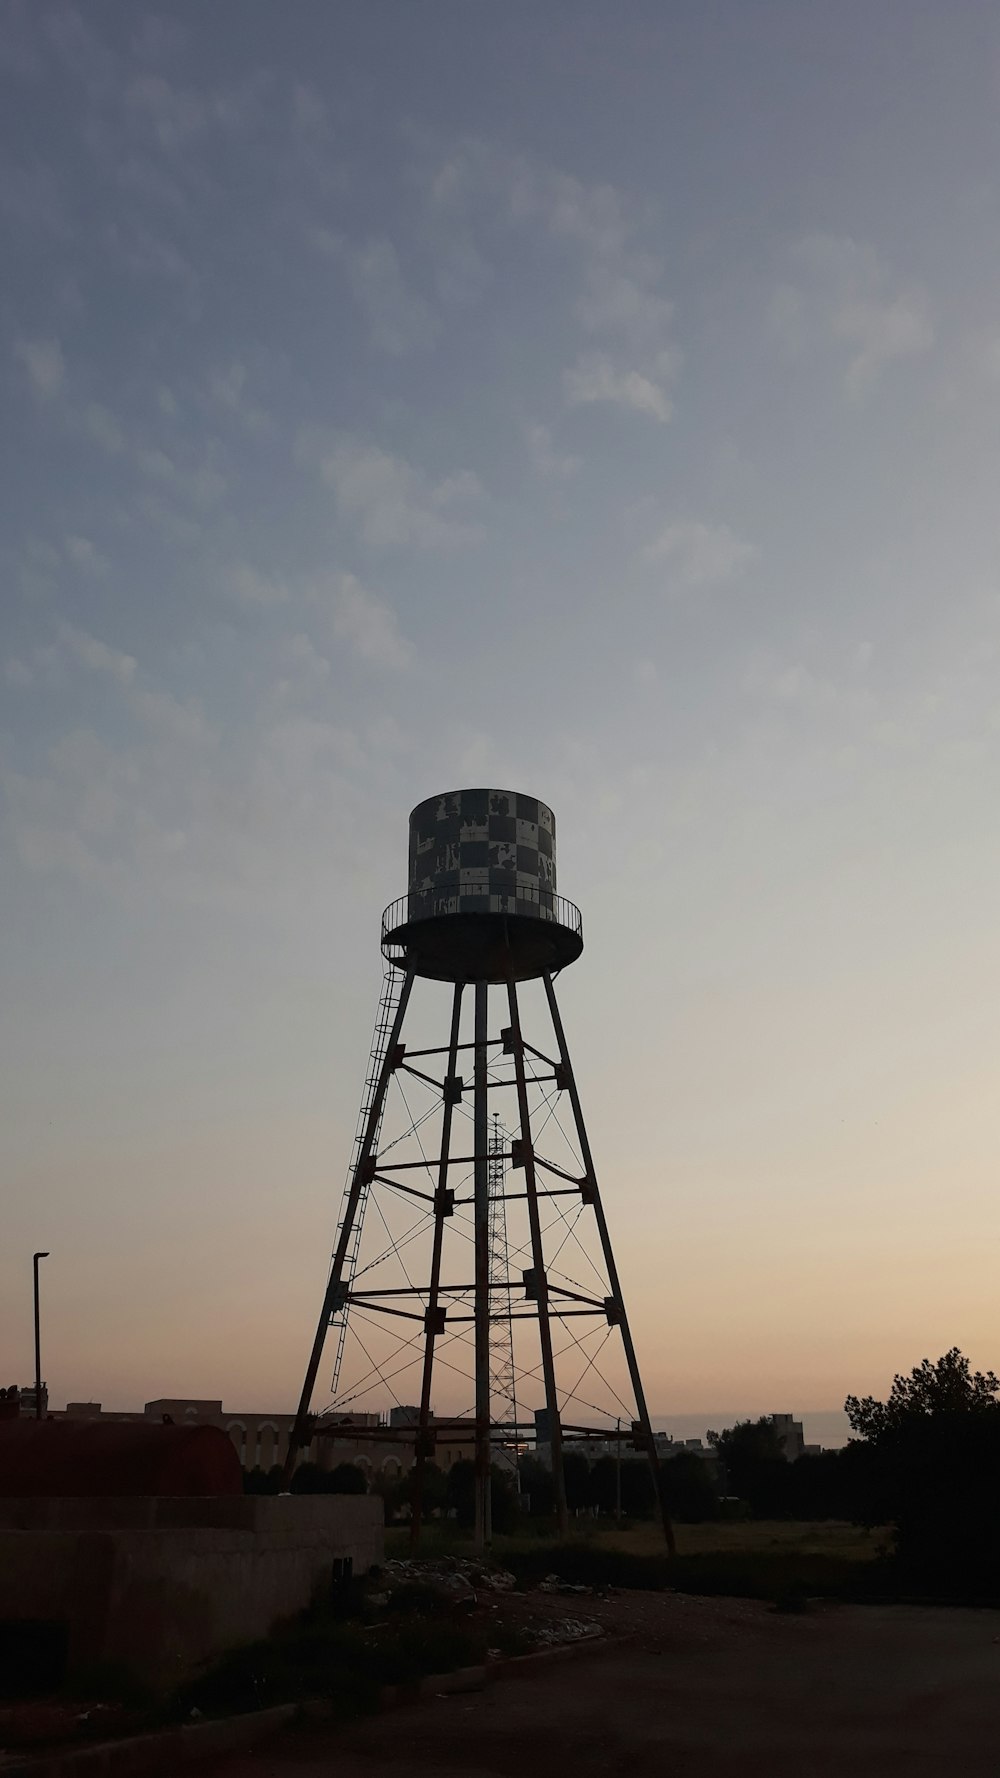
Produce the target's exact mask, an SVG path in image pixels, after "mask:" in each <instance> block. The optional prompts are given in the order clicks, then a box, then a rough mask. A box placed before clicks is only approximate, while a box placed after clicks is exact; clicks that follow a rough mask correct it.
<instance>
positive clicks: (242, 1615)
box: [0, 1494, 384, 1691]
mask: <svg viewBox="0 0 1000 1778" xmlns="http://www.w3.org/2000/svg"><path fill="white" fill-rule="evenodd" d="M383 1553H384V1531H383V1509H382V1502H381V1500H379V1499H377V1498H374V1497H371V1496H368V1495H345V1494H326V1495H280V1496H277V1497H267V1496H263V1497H261V1496H241V1497H233V1498H225V1497H224V1498H219V1499H205V1500H197V1499H194V1498H189V1499H174V1498H166V1497H151V1498H147V1499H138V1500H131V1499H130V1500H96V1499H74V1500H27V1501H13V1500H4V1501H0V1622H6V1623H8V1624H10V1623H17V1622H35V1623H38V1622H42V1623H47V1624H55V1625H62V1626H65V1631H66V1637H67V1667H68V1669H69V1671H74V1670H79V1669H80V1668H85V1667H87V1666H89V1665H90V1664H91V1663H93V1662H98V1661H100V1662H104V1661H112V1662H115V1663H120V1664H121V1665H123V1666H126V1667H128V1668H129V1669H130V1670H131V1671H132V1672H134V1673H135V1674H136V1675H137V1676H138V1677H139V1678H141V1679H143V1680H145V1681H146V1682H147V1683H148V1684H150V1685H152V1686H154V1687H155V1688H156V1689H157V1690H162V1691H165V1690H169V1689H170V1687H171V1686H173V1685H175V1684H177V1683H178V1682H179V1681H180V1680H182V1679H184V1678H185V1677H187V1675H189V1674H190V1673H192V1672H193V1671H195V1670H196V1669H197V1668H198V1667H199V1666H201V1665H202V1664H203V1663H204V1662H206V1661H209V1660H211V1659H213V1658H214V1657H216V1656H218V1655H219V1654H221V1653H223V1652H224V1651H225V1650H226V1649H229V1648H233V1647H235V1646H237V1645H238V1644H239V1643H244V1642H253V1641H255V1640H256V1639H257V1638H258V1637H260V1636H265V1635H267V1633H268V1631H269V1630H271V1629H272V1628H273V1626H274V1625H275V1624H276V1623H277V1622H279V1621H280V1620H281V1619H282V1618H287V1617H291V1616H292V1615H294V1613H296V1612H298V1611H301V1610H302V1609H303V1608H304V1607H305V1606H306V1605H308V1604H309V1602H310V1600H311V1599H313V1598H314V1597H315V1596H316V1595H317V1594H320V1593H322V1592H324V1591H326V1590H328V1589H329V1587H330V1586H331V1585H332V1583H333V1582H334V1581H335V1580H336V1579H338V1578H341V1577H343V1576H344V1575H345V1574H347V1573H351V1572H353V1573H354V1574H362V1573H365V1572H367V1570H368V1569H369V1568H371V1567H373V1566H374V1565H375V1564H377V1563H381V1562H382V1560H383Z"/></svg>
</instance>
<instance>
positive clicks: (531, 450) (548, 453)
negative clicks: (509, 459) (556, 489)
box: [525, 423, 580, 481]
mask: <svg viewBox="0 0 1000 1778" xmlns="http://www.w3.org/2000/svg"><path fill="white" fill-rule="evenodd" d="M525 441H526V443H527V446H528V457H529V459H530V462H531V467H532V469H533V470H534V472H535V474H536V475H540V476H542V477H543V478H544V479H545V480H546V481H566V480H568V478H569V477H570V476H572V475H575V474H576V473H577V470H578V469H579V468H580V458H579V457H572V456H567V455H563V454H562V453H560V452H559V451H557V450H556V449H555V447H554V445H553V443H552V433H551V432H550V430H549V428H548V427H547V426H541V425H539V424H537V423H535V424H533V425H530V426H526V427H525Z"/></svg>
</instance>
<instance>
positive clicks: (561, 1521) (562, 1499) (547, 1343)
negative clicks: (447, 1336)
mask: <svg viewBox="0 0 1000 1778" xmlns="http://www.w3.org/2000/svg"><path fill="white" fill-rule="evenodd" d="M507 1003H508V1006H509V1008H510V1029H511V1039H512V1044H513V1052H514V1076H515V1079H516V1082H517V1108H518V1113H519V1116H520V1122H521V1148H522V1153H523V1156H524V1189H525V1195H526V1197H527V1202H528V1224H529V1227H530V1230H531V1263H532V1266H533V1267H534V1273H535V1290H536V1293H537V1299H538V1340H539V1345H540V1346H541V1352H542V1377H543V1379H544V1383H545V1408H546V1414H547V1417H548V1422H549V1450H550V1452H551V1454H552V1482H553V1487H554V1490H555V1498H556V1525H557V1528H558V1531H559V1535H560V1537H565V1535H566V1532H567V1529H568V1524H569V1515H568V1513H567V1510H566V1478H565V1476H564V1474H563V1459H562V1425H561V1422H560V1419H559V1396H558V1394H557V1393H556V1371H555V1361H554V1359H553V1355H552V1327H551V1323H550V1321H549V1286H548V1280H547V1279H546V1276H545V1254H544V1251H543V1248H542V1225H541V1218H540V1216H539V1214H538V1192H537V1188H536V1182H535V1156H534V1150H533V1148H532V1145H531V1114H530V1112H529V1109H528V1085H527V1081H526V1079H525V1072H524V1044H523V1042H522V1040H521V1019H520V1014H519V1012H518V1006H517V987H516V984H515V982H514V977H513V975H510V976H509V977H508V980H507Z"/></svg>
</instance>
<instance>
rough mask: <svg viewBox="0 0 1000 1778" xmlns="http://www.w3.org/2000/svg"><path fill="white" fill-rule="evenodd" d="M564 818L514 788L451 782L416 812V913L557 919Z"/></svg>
mask: <svg viewBox="0 0 1000 1778" xmlns="http://www.w3.org/2000/svg"><path fill="white" fill-rule="evenodd" d="M555 887H556V818H555V816H554V815H553V813H552V810H551V809H550V808H549V807H548V805H547V804H546V803H540V802H539V801H538V798H537V797H534V796H522V795H520V793H519V792H517V791H513V790H451V791H448V792H447V793H446V794H445V795H444V796H431V797H428V798H427V800H426V802H422V803H418V804H417V806H416V808H415V809H414V810H413V812H412V814H411V816H410V869H409V893H410V919H414V918H417V919H419V918H420V917H421V916H422V915H423V916H426V915H429V914H485V913H517V914H529V915H532V916H534V917H535V918H536V919H543V920H544V919H553V918H554V917H555V916H554V909H553V896H554V894H555Z"/></svg>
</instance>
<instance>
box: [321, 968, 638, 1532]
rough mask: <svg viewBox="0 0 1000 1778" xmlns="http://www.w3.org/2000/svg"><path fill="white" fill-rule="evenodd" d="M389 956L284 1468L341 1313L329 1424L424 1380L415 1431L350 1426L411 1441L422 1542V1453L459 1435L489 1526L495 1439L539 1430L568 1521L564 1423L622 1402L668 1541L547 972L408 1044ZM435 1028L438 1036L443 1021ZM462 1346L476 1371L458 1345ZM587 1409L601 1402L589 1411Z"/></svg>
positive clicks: (573, 1430) (427, 987) (411, 978)
mask: <svg viewBox="0 0 1000 1778" xmlns="http://www.w3.org/2000/svg"><path fill="white" fill-rule="evenodd" d="M397 974H398V986H399V992H398V998H397V996H396V995H395V992H394V988H393V985H392V984H387V987H386V991H385V992H384V994H383V1000H382V1004H381V1008H380V1020H379V1024H378V1025H377V1028H376V1038H375V1041H374V1042H373V1045H372V1062H371V1066H370V1070H369V1081H368V1085H367V1088H366V1094H365V1102H364V1106H363V1115H362V1118H361V1120H360V1123H359V1134H358V1140H357V1143H356V1149H355V1156H354V1163H353V1166H352V1169H351V1174H350V1178H349V1181H348V1185H347V1189H346V1192H345V1197H344V1202H343V1206H342V1212H341V1216H340V1220H339V1224H338V1233H337V1241H336V1246H335V1249H334V1253H333V1259H332V1263H331V1267H330V1272H329V1277H328V1282H327V1286H326V1291H325V1294H324V1298H323V1305H322V1309H321V1312H320V1317H319V1324H318V1326H317V1330H316V1336H315V1339H314V1342H313V1347H312V1352H311V1354H310V1359H309V1365H308V1368H307V1371H306V1377H305V1381H304V1385H303V1389H302V1395H301V1399H300V1402H299V1410H298V1416H297V1421H296V1428H295V1433H294V1435H293V1440H292V1447H291V1450H290V1453H289V1473H290V1470H291V1467H292V1466H293V1465H294V1462H295V1460H296V1456H297V1452H298V1449H299V1448H300V1447H301V1445H302V1444H304V1443H308V1441H309V1437H310V1436H311V1430H312V1427H313V1424H314V1422H313V1421H312V1420H311V1419H310V1415H309V1409H310V1405H311V1401H312V1396H313V1391H314V1388H315V1385H316V1380H317V1376H318V1373H319V1366H320V1363H321V1359H322V1354H323V1349H324V1345H325V1341H326V1337H327V1334H328V1332H329V1331H330V1330H331V1328H332V1329H333V1330H334V1331H335V1336H336V1341H337V1358H336V1366H335V1371H334V1377H333V1400H332V1401H331V1403H330V1406H329V1408H328V1409H327V1410H326V1422H327V1423H328V1424H332V1422H333V1421H334V1420H336V1419H338V1418H342V1417H343V1416H345V1415H348V1414H349V1413H350V1412H351V1411H354V1410H357V1408H358V1407H359V1406H360V1404H361V1403H363V1402H365V1401H371V1399H372V1397H373V1396H376V1397H380V1398H381V1402H382V1403H384V1400H385V1396H386V1394H388V1395H389V1396H390V1397H391V1398H392V1399H393V1401H395V1402H397V1403H398V1404H399V1405H400V1406H404V1405H405V1404H404V1402H403V1401H401V1400H400V1395H401V1393H402V1392H403V1391H405V1390H407V1389H409V1388H410V1384H407V1383H402V1382H401V1381H400V1379H401V1378H403V1377H409V1378H410V1379H411V1380H412V1382H413V1383H414V1384H415V1383H416V1379H417V1378H418V1377H419V1395H418V1391H417V1389H416V1387H413V1388H412V1392H411V1397H410V1399H411V1401H412V1403H413V1406H414V1408H415V1410H416V1412H415V1416H414V1417H415V1419H416V1431H415V1432H414V1428H413V1425H412V1422H411V1423H410V1426H409V1431H408V1432H405V1433H404V1432H403V1431H402V1430H400V1429H393V1428H391V1427H385V1426H380V1427H378V1428H370V1427H369V1428H366V1430H365V1431H364V1433H359V1434H358V1436H359V1437H364V1438H365V1439H366V1440H376V1441H377V1440H380V1439H384V1440H392V1439H394V1438H403V1437H405V1438H406V1439H408V1440H409V1441H414V1440H415V1445H414V1486H413V1496H412V1498H413V1506H412V1519H411V1528H412V1535H413V1539H414V1541H417V1539H418V1538H419V1535H420V1528H421V1522H422V1517H423V1492H424V1479H425V1469H426V1464H427V1462H428V1461H429V1460H432V1459H433V1458H434V1456H435V1453H436V1452H437V1451H438V1450H439V1449H441V1448H443V1447H449V1448H450V1447H454V1446H458V1445H462V1444H464V1443H466V1442H467V1443H468V1444H469V1445H470V1446H471V1447H472V1450H473V1453H474V1460H475V1469H476V1502H477V1516H476V1535H477V1540H478V1541H479V1542H480V1543H482V1542H485V1541H488V1538H489V1535H490V1479H489V1478H490V1462H491V1453H492V1451H493V1450H495V1449H496V1447H497V1446H501V1447H505V1448H506V1449H507V1450H510V1449H511V1448H513V1450H514V1451H515V1452H516V1451H517V1450H518V1449H519V1448H520V1449H524V1447H525V1445H526V1444H531V1442H532V1441H534V1442H535V1449H536V1451H537V1450H541V1451H542V1452H543V1453H544V1454H545V1455H546V1456H547V1458H548V1460H549V1461H550V1462H551V1468H552V1476H553V1484H554V1492H555V1502H556V1515H557V1520H558V1523H559V1527H560V1529H561V1530H565V1529H566V1526H567V1516H568V1515H567V1506H566V1491H565V1482H564V1475H563V1444H564V1441H565V1440H566V1439H571V1440H573V1441H577V1440H580V1441H587V1440H609V1441H610V1440H613V1439H614V1437H615V1430H614V1429H615V1424H616V1421H617V1420H619V1419H620V1418H624V1420H625V1421H626V1423H628V1424H630V1435H629V1436H630V1442H631V1443H632V1445H633V1448H635V1449H639V1450H642V1451H644V1452H646V1453H648V1456H649V1459H650V1463H651V1467H652V1473H653V1479H654V1486H655V1489H656V1495H657V1499H658V1500H659V1501H660V1507H661V1512H662V1514H663V1521H664V1529H665V1532H666V1536H667V1540H668V1544H669V1546H670V1547H671V1548H672V1547H673V1537H672V1531H671V1528H670V1522H669V1518H668V1517H667V1515H666V1512H665V1510H664V1509H663V1503H662V1497H661V1494H660V1487H659V1465H658V1461H657V1456H656V1448H655V1444H654V1440H653V1434H652V1430H651V1427H650V1423H649V1415H648V1412H647V1408H646V1401H645V1397H644V1394H643V1389H642V1382H641V1378H640V1374H639V1367H638V1363H637V1360H636V1354H635V1348H634V1345H633V1342H632V1336H631V1332H630V1329H629V1323H628V1318H627V1315H626V1312H625V1305H624V1300H623V1296H622V1290H621V1284H620V1280H619V1277H618V1272H617V1268H616V1265H615V1260H614V1255H613V1252H612V1248H611V1241H610V1236H609V1233H608V1226H607V1221H606V1218H605V1214H604V1208H603V1204H602V1201H601V1194H600V1191H599V1188H598V1183H597V1175H596V1171H595V1168H594V1162H593V1157H592V1154H591V1150H590V1144H589V1141H588V1138H587V1132H586V1128H585V1126H584V1121H583V1113H582V1109H581V1105H580V1097H579V1093H578V1091H577V1086H576V1081H575V1077H574V1074H573V1069H572V1064H571V1061H570V1056H569V1051H568V1048H567V1045H566V1037H565V1032H564V1029H563V1023H562V1018H561V1015H560V1011H559V1007H558V1004H557V1001H556V994H555V986H554V979H553V976H552V975H551V974H541V975H540V981H541V989H542V992H543V994H544V1000H542V999H541V997H540V996H539V990H538V986H537V983H536V982H534V981H533V982H531V983H529V984H527V985H526V984H524V983H520V984H519V983H518V982H516V981H515V980H514V979H513V975H512V974H511V976H510V978H509V979H508V980H507V982H506V983H502V984H500V985H497V984H496V983H495V982H494V983H487V982H484V981H474V982H470V983H462V982H458V983H456V984H455V985H453V986H452V988H451V1016H450V1022H449V1024H448V1027H447V1031H448V1036H447V1042H444V1043H442V1042H440V1041H435V1042H430V1043H424V1042H423V1041H422V1040H421V1041H418V1043H417V1045H416V1046H415V1047H410V1044H409V1043H404V1041H403V1037H404V1029H405V1031H406V1035H407V1038H410V1035H411V1031H413V1030H415V1029H416V1024H417V1021H416V1017H415V1014H414V1011H413V1007H412V1005H411V1001H412V1000H413V988H414V982H415V970H414V968H413V966H412V964H406V965H402V964H400V965H398V966H397ZM421 988H422V991H423V992H425V993H426V995H427V996H429V998H430V999H431V1000H432V1001H434V1002H436V1004H437V1005H438V1006H439V1007H440V1005H441V1002H442V1000H443V999H444V997H445V995H446V994H447V992H448V990H447V989H445V988H444V987H443V986H442V985H441V984H440V983H439V982H428V983H421ZM521 995H524V996H525V998H526V999H527V997H528V995H531V996H532V997H534V999H535V1001H536V1005H535V1007H534V1008H533V1009H532V1018H533V1019H534V1016H535V1014H537V1016H538V1022H539V1024H540V1026H542V1027H543V1029H542V1031H541V1032H540V1035H542V1036H543V1039H544V1047H539V1046H538V1045H536V1044H535V1043H533V1042H531V1041H529V1040H528V1039H527V1038H526V1037H525V1035H524V1033H523V1031H522V1008H521V998H520V997H521ZM470 1002H471V1007H470V1004H469V1003H470ZM470 1011H471V1013H472V1018H471V1020H470V1019H469V1017H468V1014H469V1012H470ZM428 1016H430V1017H432V1014H430V1013H429V1014H428ZM491 1016H492V1023H491ZM470 1026H471V1029H470ZM546 1028H547V1032H548V1035H547V1036H545V1035H544V1030H545V1029H546ZM532 1029H534V1024H533V1026H532ZM429 1034H430V1035H432V1036H434V1035H436V1036H442V1035H443V1033H442V1032H441V1031H440V1026H438V1029H437V1032H435V1030H434V1025H433V1024H431V1025H430V1031H429ZM470 1069H471V1077H470ZM498 1099H499V1100H500V1101H502V1103H503V1105H504V1106H505V1107H506V1109H505V1110H503V1111H501V1110H500V1109H499V1108H498V1106H497V1100H498ZM469 1358H471V1360H472V1370H471V1372H470V1371H469V1370H468V1369H465V1368H463V1362H462V1361H467V1360H468V1359H469ZM456 1360H458V1361H459V1362H456ZM432 1386H434V1387H436V1388H437V1389H438V1390H439V1391H442V1392H447V1393H448V1395H449V1396H450V1397H451V1398H452V1400H453V1401H455V1402H456V1404H457V1405H456V1407H455V1409H454V1411H452V1412H449V1413H445V1414H443V1413H437V1414H435V1413H433V1412H432ZM470 1386H471V1388H470ZM470 1396H471V1399H470ZM417 1397H418V1401H419V1405H418V1403H417ZM595 1397H598V1398H599V1399H596V1400H595V1399H594V1398H595ZM581 1410H583V1412H585V1413H588V1414H590V1415H591V1416H596V1418H593V1417H592V1418H591V1419H590V1420H589V1422H585V1421H584V1420H583V1418H582V1415H581ZM522 1416H523V1417H522ZM322 1424H323V1422H322V1420H321V1425H322ZM344 1435H345V1436H349V1435H350V1433H349V1428H346V1427H345V1428H344Z"/></svg>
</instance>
